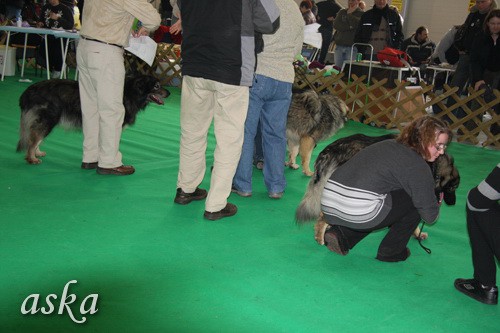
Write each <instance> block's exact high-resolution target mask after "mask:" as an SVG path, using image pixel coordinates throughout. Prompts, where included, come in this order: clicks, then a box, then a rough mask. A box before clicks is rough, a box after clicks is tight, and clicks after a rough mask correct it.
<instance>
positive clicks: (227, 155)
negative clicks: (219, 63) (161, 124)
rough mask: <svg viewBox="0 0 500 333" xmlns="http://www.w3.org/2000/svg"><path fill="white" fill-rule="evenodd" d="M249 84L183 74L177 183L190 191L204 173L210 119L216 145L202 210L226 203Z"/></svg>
mask: <svg viewBox="0 0 500 333" xmlns="http://www.w3.org/2000/svg"><path fill="white" fill-rule="evenodd" d="M248 98H249V88H248V87H242V86H234V85H228V84H224V83H220V82H216V81H212V80H206V79H203V78H195V77H190V76H184V77H183V82H182V96H181V142H180V161H179V175H178V178H177V187H180V188H182V190H183V191H184V192H187V193H191V192H193V191H194V190H195V189H196V187H197V186H198V185H199V184H200V183H201V181H202V180H203V177H204V175H205V170H206V161H205V153H206V149H207V134H208V129H209V128H210V124H211V123H212V119H213V120H214V132H215V139H216V147H215V152H214V169H213V171H212V178H211V181H210V190H209V192H208V197H207V200H206V203H205V210H207V211H209V212H216V211H219V210H221V209H223V208H224V207H225V206H226V204H227V198H228V197H229V195H230V194H231V185H232V182H233V177H234V174H235V172H236V167H237V166H238V161H239V160H240V155H241V147H242V145H243V136H244V131H245V119H246V114H247V110H248Z"/></svg>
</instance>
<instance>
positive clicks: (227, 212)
mask: <svg viewBox="0 0 500 333" xmlns="http://www.w3.org/2000/svg"><path fill="white" fill-rule="evenodd" d="M237 211H238V208H237V207H236V205H233V204H232V203H229V202H228V203H227V205H226V207H224V208H223V209H221V210H219V211H218V212H207V211H205V213H204V214H203V217H205V218H206V219H207V220H211V221H215V220H218V219H221V218H223V217H229V216H233V215H235V214H236V212H237Z"/></svg>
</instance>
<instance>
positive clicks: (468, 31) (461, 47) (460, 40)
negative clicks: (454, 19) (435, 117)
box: [446, 0, 497, 134]
mask: <svg viewBox="0 0 500 333" xmlns="http://www.w3.org/2000/svg"><path fill="white" fill-rule="evenodd" d="M495 8H497V3H496V1H495V0H476V4H475V5H474V6H473V7H472V8H471V9H470V13H469V15H467V18H466V19H465V22H464V24H463V25H462V27H461V28H459V29H458V31H457V33H456V34H455V42H454V45H455V47H456V48H457V49H458V52H459V58H458V63H457V68H456V69H455V73H453V77H452V79H451V83H450V86H451V87H458V91H457V92H456V94H457V95H458V96H460V95H461V94H462V93H463V92H464V90H465V86H466V84H467V82H468V80H469V78H470V77H471V75H472V72H471V71H472V69H471V64H470V52H471V50H472V43H473V42H474V40H475V39H476V38H478V37H479V36H480V35H481V33H482V28H483V23H484V19H485V18H486V15H488V13H489V12H490V11H491V10H492V9H495ZM454 103H455V100H454V99H453V98H448V101H447V103H446V106H448V107H451V106H452V105H453V104H454ZM453 113H454V114H455V116H457V117H458V118H463V117H465V116H466V114H465V112H464V111H463V110H462V109H461V108H458V109H454V110H453ZM446 119H447V118H446ZM447 120H448V119H447ZM459 132H461V130H459ZM459 134H460V133H459Z"/></svg>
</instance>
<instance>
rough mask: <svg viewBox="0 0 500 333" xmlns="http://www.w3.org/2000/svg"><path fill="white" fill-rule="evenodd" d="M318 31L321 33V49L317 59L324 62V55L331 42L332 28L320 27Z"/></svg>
mask: <svg viewBox="0 0 500 333" xmlns="http://www.w3.org/2000/svg"><path fill="white" fill-rule="evenodd" d="M318 31H319V32H320V33H321V38H322V40H323V41H322V42H321V50H320V51H319V59H318V61H319V62H320V63H322V64H324V63H325V59H326V55H327V54H328V49H329V48H330V44H331V42H332V37H333V29H328V28H323V27H320V28H319V29H318Z"/></svg>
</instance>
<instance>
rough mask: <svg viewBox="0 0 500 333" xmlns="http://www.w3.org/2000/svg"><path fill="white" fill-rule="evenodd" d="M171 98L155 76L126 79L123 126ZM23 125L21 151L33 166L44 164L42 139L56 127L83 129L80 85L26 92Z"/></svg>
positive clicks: (59, 83) (53, 84)
mask: <svg viewBox="0 0 500 333" xmlns="http://www.w3.org/2000/svg"><path fill="white" fill-rule="evenodd" d="M169 95H170V92H169V91H168V90H165V89H163V88H162V86H161V85H160V82H159V81H158V80H157V79H156V78H154V77H153V76H148V75H135V76H133V77H127V78H126V79H125V85H124V93H123V105H124V107H125V118H124V120H123V126H126V125H133V124H134V123H135V119H136V116H137V114H138V113H139V111H141V110H144V108H146V106H147V105H148V103H149V102H154V103H156V104H159V105H163V99H164V98H167V97H168V96H169ZM19 106H20V107H21V126H20V133H19V142H18V143H17V151H18V152H19V151H24V150H26V157H25V159H26V161H27V162H28V163H29V164H39V163H42V160H40V159H39V158H38V157H42V156H45V152H43V151H40V148H39V146H40V144H41V143H42V140H43V139H44V138H45V137H46V136H47V135H49V134H50V132H52V130H53V129H54V127H55V126H56V125H61V126H63V127H64V128H66V129H79V128H81V127H82V110H81V107H80V94H79V88H78V82H77V81H73V80H59V79H53V80H46V81H41V82H38V83H35V84H33V85H31V86H29V87H28V89H26V90H25V91H24V92H23V94H22V95H21V97H20V98H19Z"/></svg>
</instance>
